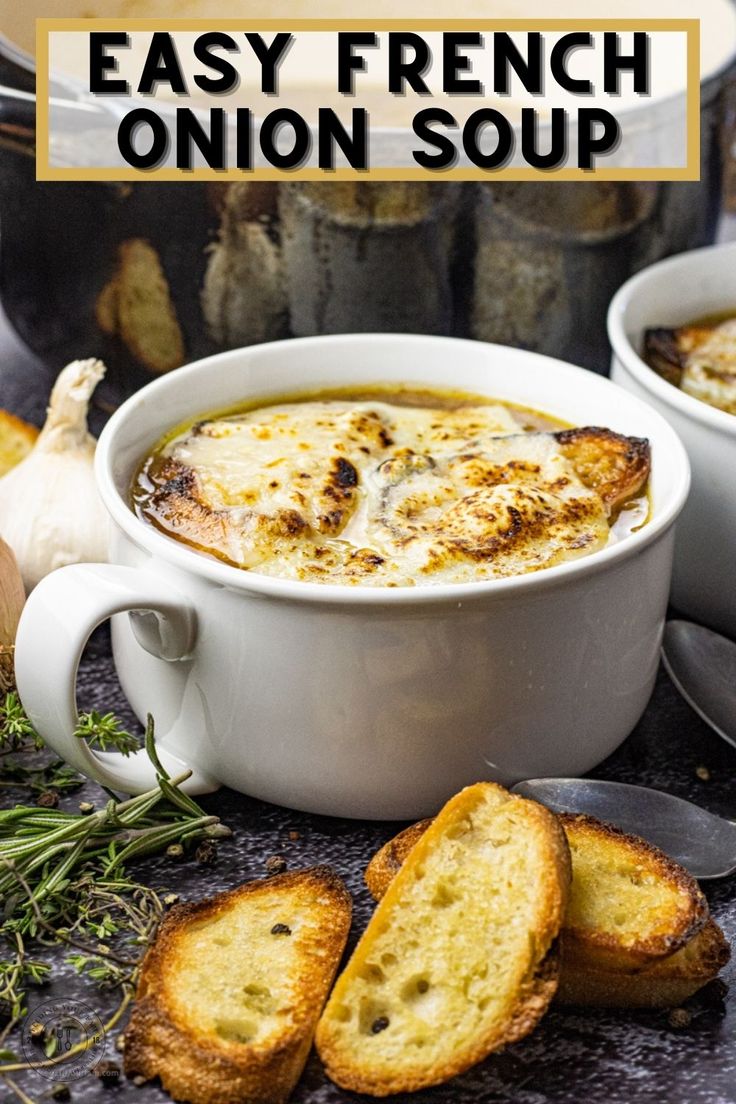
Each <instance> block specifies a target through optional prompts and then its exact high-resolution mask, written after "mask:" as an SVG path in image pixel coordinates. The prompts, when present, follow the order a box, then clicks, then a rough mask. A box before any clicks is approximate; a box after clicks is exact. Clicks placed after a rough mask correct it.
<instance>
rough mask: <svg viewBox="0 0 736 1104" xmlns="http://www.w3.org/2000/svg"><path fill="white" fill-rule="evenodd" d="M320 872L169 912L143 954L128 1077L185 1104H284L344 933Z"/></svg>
mask: <svg viewBox="0 0 736 1104" xmlns="http://www.w3.org/2000/svg"><path fill="white" fill-rule="evenodd" d="M350 915H351V905H350V895H349V894H348V891H347V889H346V888H345V886H344V884H343V883H342V881H341V880H340V879H339V878H338V877H337V875H336V874H334V873H333V872H332V871H331V870H330V869H329V868H327V867H314V868H313V869H311V870H303V871H297V872H295V873H293V874H292V873H290V874H282V875H279V876H277V877H274V878H269V879H266V880H264V881H257V882H247V883H246V884H245V885H242V886H240V887H239V888H238V889H234V890H231V891H230V892H228V893H221V894H218V895H217V896H216V897H211V898H210V899H208V900H205V901H200V902H199V903H197V904H186V905H180V906H177V907H175V908H173V909H172V910H171V912H170V913H169V915H168V916H167V917H166V919H165V920H164V922H163V924H162V925H161V928H160V930H159V933H158V936H157V938H156V941H155V943H154V945H153V946H152V947H151V949H150V950H149V951H148V952H147V954H146V957H145V959H144V962H143V966H142V969H141V976H140V981H139V984H138V993H137V1000H136V1004H135V1006H134V1009H133V1014H132V1016H131V1019H130V1023H129V1025H128V1028H127V1030H126V1033H125V1069H126V1072H127V1073H129V1074H139V1075H142V1076H143V1077H145V1078H151V1077H160V1078H161V1084H162V1085H163V1087H164V1088H165V1089H166V1091H167V1092H168V1093H170V1094H171V1096H172V1097H173V1098H174V1099H175V1100H180V1101H189V1102H190V1104H281V1102H283V1101H285V1100H286V1099H287V1098H288V1096H289V1094H290V1093H291V1091H292V1089H293V1087H294V1085H295V1084H296V1082H297V1080H298V1079H299V1075H300V1074H301V1071H302V1068H303V1066H304V1063H305V1061H306V1059H307V1055H308V1053H309V1048H310V1046H311V1043H312V1036H313V1034H314V1027H315V1024H316V1022H317V1018H318V1016H319V1014H320V1011H321V1009H322V1005H323V1004H324V1001H325V998H326V996H327V993H328V991H329V988H330V985H331V983H332V979H333V977H334V975H335V971H336V969H337V966H338V964H339V961H340V957H341V955H342V952H343V948H344V946H345V940H346V939H347V934H348V930H349V927H350Z"/></svg>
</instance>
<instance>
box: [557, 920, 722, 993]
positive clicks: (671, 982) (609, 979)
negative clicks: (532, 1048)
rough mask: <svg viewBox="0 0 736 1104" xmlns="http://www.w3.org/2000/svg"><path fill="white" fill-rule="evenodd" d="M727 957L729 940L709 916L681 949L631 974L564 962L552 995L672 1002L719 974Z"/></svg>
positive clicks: (581, 963)
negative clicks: (703, 925)
mask: <svg viewBox="0 0 736 1104" xmlns="http://www.w3.org/2000/svg"><path fill="white" fill-rule="evenodd" d="M730 957H731V949H730V947H729V945H728V941H727V939H726V937H725V936H724V934H723V932H722V931H721V929H720V928H719V926H718V924H716V922H715V920H713V919H712V917H711V918H710V919H708V920H707V921H706V924H705V927H704V928H701V930H700V931H699V932H698V934H697V935H695V936H693V938H692V939H691V940H690V941H689V942H688V943H686V944H685V946H684V947H681V948H680V950H679V951H675V953H674V954H671V955H668V956H667V958H660V959H658V960H657V961H656V962H655V963H654V964H653V965H651V966H645V967H644V969H643V970H639V971H638V973H635V974H631V973H622V972H620V971H619V972H614V971H610V970H596V969H593V968H591V967H589V966H587V965H586V964H585V963H584V962H580V961H573V962H569V961H568V962H566V963H565V965H564V967H563V968H562V970H561V971H560V984H559V988H558V990H557V994H556V996H555V1000H556V1001H557V1003H558V1004H580V1005H591V1006H594V1007H601V1008H672V1007H674V1006H676V1005H678V1004H682V1003H683V1001H686V1000H688V999H689V998H690V997H692V996H693V995H694V994H695V993H697V991H698V990H699V989H702V988H703V986H704V985H707V984H708V982H709V981H712V980H713V978H715V977H717V975H718V974H719V973H720V971H721V970H722V969H723V967H724V966H725V965H726V963H727V962H728V960H729V958H730Z"/></svg>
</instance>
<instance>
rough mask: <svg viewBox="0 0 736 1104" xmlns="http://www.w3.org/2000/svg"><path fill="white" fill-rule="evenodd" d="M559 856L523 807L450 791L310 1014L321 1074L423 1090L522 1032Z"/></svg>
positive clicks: (552, 907)
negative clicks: (324, 999)
mask: <svg viewBox="0 0 736 1104" xmlns="http://www.w3.org/2000/svg"><path fill="white" fill-rule="evenodd" d="M569 879H570V865H569V853H568V848H567V844H566V842H565V837H564V833H563V832H562V830H561V828H560V825H559V822H558V821H557V819H556V818H555V817H554V816H553V814H552V813H550V812H549V811H548V810H546V809H544V808H543V807H542V806H541V805H538V804H537V803H536V802H533V801H528V800H527V799H525V798H521V797H517V796H515V795H512V794H510V793H508V792H507V791H506V790H504V789H503V788H502V787H501V786H497V785H495V784H493V783H490V782H479V783H477V784H476V785H474V786H469V787H468V788H467V789H465V790H462V791H461V792H460V793H459V794H457V795H456V796H455V797H453V798H452V799H451V800H450V801H449V802H448V803H447V804H446V805H445V806H444V808H443V809H442V811H441V812H440V813H439V814H438V816H437V817H436V819H435V820H434V821H433V823H432V824H431V826H430V827H429V828H427V830H426V831H425V832H424V833H423V835H422V836H421V838H420V839H419V840H418V842H417V844H416V846H415V847H414V848H412V850H411V852H410V854H409V855H408V857H407V859H406V861H405V862H404V864H403V866H402V867H401V869H400V870H399V872H398V873H397V874H396V876H395V877H394V879H393V881H392V882H391V884H390V886H389V887H388V889H387V891H386V893H385V895H384V897H383V899H382V900H381V902H380V903H379V905H378V907H377V909H376V911H375V913H374V915H373V917H372V919H371V921H370V923H369V925H368V927H367V929H366V931H365V933H364V935H363V937H362V939H361V940H360V943H359V944H358V946H357V948H356V950H355V952H354V954H353V956H352V958H351V959H350V962H349V963H348V965H347V967H346V969H345V970H344V972H343V973H342V974H341V976H340V977H339V978H338V980H337V983H336V985H335V988H334V990H333V992H332V995H331V997H330V999H329V1001H328V1003H327V1005H326V1007H325V1011H324V1013H323V1015H322V1018H321V1019H320V1022H319V1025H318V1028H317V1033H316V1037H315V1043H316V1046H317V1050H318V1053H319V1056H320V1058H321V1059H322V1061H323V1062H324V1064H325V1067H326V1070H327V1073H328V1075H329V1076H330V1077H331V1078H332V1080H333V1081H335V1082H336V1083H337V1084H338V1085H340V1086H341V1087H342V1088H345V1089H351V1090H353V1091H355V1092H364V1093H371V1094H372V1095H374V1096H386V1095H388V1094H390V1093H397V1092H411V1091H413V1090H415V1089H421V1088H425V1087H427V1086H430V1085H436V1084H439V1083H441V1082H443V1081H446V1080H448V1079H449V1078H450V1077H453V1076H454V1075H455V1074H458V1073H461V1072H462V1071H463V1070H466V1069H467V1068H468V1067H469V1066H472V1065H474V1064H475V1063H476V1062H479V1061H480V1060H481V1059H482V1058H485V1057H486V1055H488V1054H490V1053H491V1052H492V1051H495V1050H498V1049H499V1048H500V1047H502V1046H505V1045H506V1044H508V1043H511V1042H513V1041H515V1040H517V1039H520V1038H522V1037H523V1036H525V1035H526V1034H528V1032H530V1031H531V1030H532V1029H533V1028H534V1027H535V1026H536V1024H537V1023H538V1021H539V1020H540V1018H541V1017H542V1015H543V1014H544V1012H545V1010H546V1009H547V1006H548V1005H549V1002H550V1001H551V999H552V996H553V994H554V991H555V989H556V986H557V977H556V974H557V969H556V962H555V956H554V953H553V952H552V953H551V951H552V948H553V944H554V941H555V939H556V937H557V934H558V931H559V928H560V923H561V921H562V917H563V914H564V910H565V906H566V903H567V896H568V887H569Z"/></svg>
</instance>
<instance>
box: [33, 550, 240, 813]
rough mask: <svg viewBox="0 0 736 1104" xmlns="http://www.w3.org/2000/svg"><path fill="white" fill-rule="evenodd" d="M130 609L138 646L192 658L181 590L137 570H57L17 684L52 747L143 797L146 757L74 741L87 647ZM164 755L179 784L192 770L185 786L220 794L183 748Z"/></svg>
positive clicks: (39, 594)
mask: <svg viewBox="0 0 736 1104" xmlns="http://www.w3.org/2000/svg"><path fill="white" fill-rule="evenodd" d="M126 611H127V612H129V613H130V616H131V623H132V628H133V632H134V633H135V636H136V639H137V640H138V643H139V644H140V645H141V646H142V647H143V648H145V649H146V651H148V652H150V653H151V655H154V656H157V657H158V658H160V659H164V660H168V661H170V662H172V663H174V662H177V661H181V660H185V659H187V658H189V657H190V656H191V653H192V649H193V647H194V643H195V639H196V635H197V619H196V614H195V611H194V609H193V607H192V605H191V604H190V603H189V601H188V600H187V599H186V598H185V597H184V595H183V594H181V593H180V591H178V590H176V589H175V588H174V587H172V586H170V584H168V583H167V582H165V581H164V580H163V579H161V578H159V577H158V576H155V575H153V574H149V573H148V572H146V571H143V570H139V569H136V568H132V567H120V566H117V565H115V564H74V565H72V566H70V567H61V568H59V569H58V571H52V572H51V574H50V575H47V576H46V578H45V579H42V580H41V582H40V583H39V584H38V586H37V587H36V588H35V589H34V590H33V591H32V592H31V594H30V596H29V598H28V601H27V602H26V604H25V607H24V609H23V613H22V616H21V619H20V624H19V625H18V632H17V635H16V640H15V679H16V683H17V686H18V693H19V694H20V698H21V701H22V703H23V707H24V709H25V710H26V712H27V714H28V717H29V718H30V720H31V722H32V724H33V726H34V728H35V729H36V731H37V732H38V733H39V735H40V736H42V737H43V739H44V740H45V741H46V743H47V744H48V745H49V747H51V748H53V750H54V751H55V752H56V753H57V754H58V755H60V756H62V758H63V759H66V761H67V762H68V763H70V764H71V765H72V766H73V767H74V768H75V769H76V770H78V771H81V772H82V774H86V775H88V777H90V778H93V779H94V780H95V781H96V782H99V783H100V784H101V785H103V786H108V787H109V788H110V789H113V790H119V791H122V792H124V793H129V794H136V793H143V792H144V791H146V790H149V789H152V788H153V787H155V785H156V769H155V767H154V765H153V763H152V762H151V761H150V759H149V758H148V756H147V755H146V753H145V751H143V750H141V751H137V752H134V753H132V754H131V755H129V756H123V755H121V754H120V753H119V752H102V753H99V754H98V753H97V752H95V751H92V749H91V748H90V747H89V746H88V745H87V744H86V743H85V741H84V740H82V739H80V738H79V737H77V736H75V735H74V732H75V729H76V727H77V722H78V719H79V715H78V713H77V701H76V681H77V670H78V668H79V661H80V659H81V656H82V652H83V651H84V647H85V645H86V643H87V641H88V639H89V637H90V635H91V633H92V632H93V630H94V629H95V628H97V626H98V625H100V624H101V623H102V622H103V621H105V620H107V618H108V617H111V616H112V615H113V614H116V613H125V612H126ZM157 754H158V756H159V760H160V762H161V765H162V766H163V768H164V770H166V771H167V772H168V774H169V775H170V776H171V777H172V778H174V777H180V776H181V775H182V774H185V773H187V772H189V771H190V770H191V774H190V776H189V777H188V778H187V780H186V781H185V782H184V783H183V785H182V788H183V789H184V790H186V791H187V792H188V793H208V792H210V791H212V790H214V789H216V788H217V786H218V783H217V781H216V780H215V779H214V778H211V777H210V776H209V775H206V774H204V773H203V772H202V771H200V770H198V769H193V768H190V766H189V765H188V764H187V763H185V762H184V761H183V759H181V758H180V757H179V756H178V755H177V754H176V752H175V750H172V749H171V748H168V749H167V748H166V747H161V746H157Z"/></svg>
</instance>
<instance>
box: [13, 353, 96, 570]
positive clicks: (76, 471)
mask: <svg viewBox="0 0 736 1104" xmlns="http://www.w3.org/2000/svg"><path fill="white" fill-rule="evenodd" d="M104 374H105V366H104V364H103V363H102V361H99V360H75V361H73V362H72V363H71V364H68V365H67V366H66V368H64V370H63V371H62V372H61V374H60V375H59V378H58V379H57V381H56V383H55V384H54V388H53V391H52V392H51V400H50V403H49V408H48V414H47V418H46V424H45V425H44V427H43V429H42V430H41V433H40V434H39V436H38V439H37V441H36V444H35V445H34V447H33V449H32V450H31V452H30V453H29V454H28V456H26V457H25V459H23V460H21V462H20V463H19V464H17V465H16V466H15V467H14V468H11V470H10V471H9V472H8V473H7V474H6V475H4V476H3V477H2V479H0V533H2V535H3V537H4V539H5V540H6V541H7V543H8V544H9V545H10V547H11V548H12V549H13V551H14V552H15V556H16V559H17V561H18V566H19V567H20V571H21V575H22V576H23V582H24V584H25V587H26V590H27V591H29V590H32V588H33V587H34V586H35V585H36V583H38V582H39V581H40V580H41V579H42V578H43V577H44V575H48V573H49V572H50V571H53V570H54V569H55V568H57V567H64V566H65V565H66V564H71V563H80V562H82V561H93V562H100V561H104V560H106V559H107V544H108V532H109V521H108V517H107V513H106V511H105V508H104V507H103V505H102V501H101V499H100V496H99V493H98V491H97V487H96V485H95V481H94V475H93V470H92V462H93V459H94V454H95V439H94V437H92V436H91V434H90V433H89V431H88V429H87V409H88V406H89V400H90V396H91V395H92V392H93V391H94V389H95V387H96V386H97V384H98V383H99V381H100V380H101V379H102V377H103V375H104Z"/></svg>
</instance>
